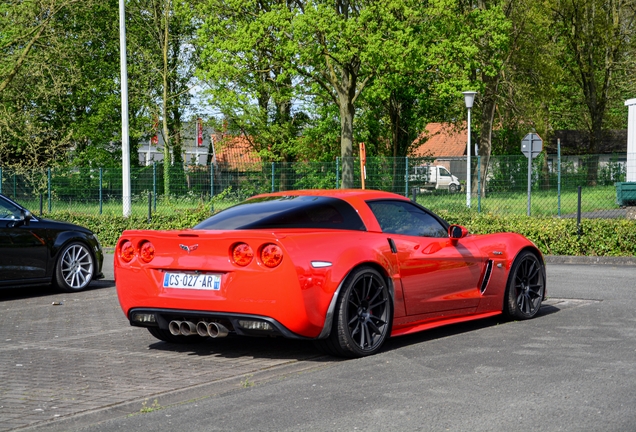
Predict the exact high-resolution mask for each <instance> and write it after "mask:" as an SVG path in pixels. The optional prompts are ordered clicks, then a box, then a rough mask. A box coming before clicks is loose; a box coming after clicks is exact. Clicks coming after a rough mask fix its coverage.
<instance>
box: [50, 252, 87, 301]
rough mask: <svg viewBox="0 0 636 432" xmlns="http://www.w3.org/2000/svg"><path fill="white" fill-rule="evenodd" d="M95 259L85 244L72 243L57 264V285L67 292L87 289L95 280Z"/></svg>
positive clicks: (62, 253) (61, 254)
mask: <svg viewBox="0 0 636 432" xmlns="http://www.w3.org/2000/svg"><path fill="white" fill-rule="evenodd" d="M94 272H95V258H94V257H93V254H92V253H91V251H90V250H89V249H88V246H86V245H85V244H84V243H80V242H74V243H70V244H68V245H66V246H64V248H63V249H62V252H61V253H60V256H59V258H58V260H57V263H56V264H55V284H56V285H57V287H58V288H59V289H60V290H62V291H66V292H77V291H81V290H83V289H84V288H86V287H87V286H88V285H89V284H90V283H91V281H92V280H93V274H94Z"/></svg>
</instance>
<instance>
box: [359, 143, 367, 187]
mask: <svg viewBox="0 0 636 432" xmlns="http://www.w3.org/2000/svg"><path fill="white" fill-rule="evenodd" d="M360 178H361V180H362V189H364V181H365V180H366V178H367V151H366V149H365V148H364V143H360Z"/></svg>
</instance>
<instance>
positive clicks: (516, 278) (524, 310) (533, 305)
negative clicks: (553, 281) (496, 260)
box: [504, 251, 545, 319]
mask: <svg viewBox="0 0 636 432" xmlns="http://www.w3.org/2000/svg"><path fill="white" fill-rule="evenodd" d="M544 294H545V269H544V266H543V263H542V262H541V261H540V260H539V258H537V256H536V255H535V254H534V253H532V252H530V251H524V252H522V253H521V254H520V255H519V256H518V257H517V259H516V260H515V262H514V264H513V265H512V269H511V270H510V276H509V278H508V287H507V289H506V296H505V300H504V301H505V304H504V312H505V314H506V315H507V316H509V317H510V318H514V319H529V318H532V317H534V316H535V315H536V314H537V312H539V309H540V308H541V302H542V301H543V296H544Z"/></svg>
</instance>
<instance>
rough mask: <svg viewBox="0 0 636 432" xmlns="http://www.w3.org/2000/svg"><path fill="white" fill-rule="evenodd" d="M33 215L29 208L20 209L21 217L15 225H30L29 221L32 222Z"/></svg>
mask: <svg viewBox="0 0 636 432" xmlns="http://www.w3.org/2000/svg"><path fill="white" fill-rule="evenodd" d="M32 217H33V215H32V214H31V212H30V211H28V210H20V219H19V220H18V221H17V222H16V224H15V225H14V226H20V225H24V226H29V222H31V218H32Z"/></svg>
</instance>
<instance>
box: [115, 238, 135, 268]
mask: <svg viewBox="0 0 636 432" xmlns="http://www.w3.org/2000/svg"><path fill="white" fill-rule="evenodd" d="M119 257H120V258H121V259H122V261H124V262H127V263H129V262H131V261H132V259H133V258H134V257H135V247H134V246H133V244H132V243H131V242H130V241H128V240H126V241H125V242H123V243H122V244H121V246H120V247H119Z"/></svg>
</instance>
